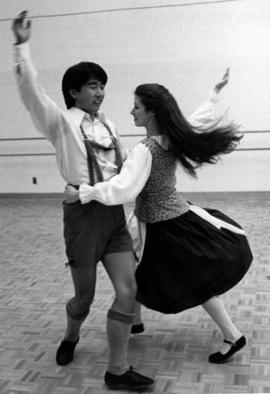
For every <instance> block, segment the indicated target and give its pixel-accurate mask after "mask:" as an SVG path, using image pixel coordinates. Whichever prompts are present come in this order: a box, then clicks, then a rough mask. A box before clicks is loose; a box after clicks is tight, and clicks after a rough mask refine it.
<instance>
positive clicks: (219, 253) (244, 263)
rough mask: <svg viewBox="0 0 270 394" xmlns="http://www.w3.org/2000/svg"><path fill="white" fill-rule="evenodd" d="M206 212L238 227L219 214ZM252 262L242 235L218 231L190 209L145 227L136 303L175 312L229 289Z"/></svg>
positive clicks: (237, 225)
mask: <svg viewBox="0 0 270 394" xmlns="http://www.w3.org/2000/svg"><path fill="white" fill-rule="evenodd" d="M206 211H207V212H209V213H210V214H211V215H212V216H215V217H217V218H219V219H222V220H223V221H226V222H228V223H230V224H233V225H235V226H236V227H239V228H241V227H240V226H239V224H237V223H236V222H234V221H233V220H232V219H230V218H229V217H227V216H226V215H224V214H223V213H222V212H219V211H217V210H213V209H206ZM251 262H252V253H251V250H250V247H249V244H248V241H247V238H246V237H245V236H244V235H241V234H236V233H233V232H231V231H229V230H227V229H223V228H221V229H218V228H216V227H215V226H213V225H212V224H211V223H209V222H207V221H206V220H204V219H202V218H201V217H200V216H198V215H196V214H195V213H193V212H192V211H188V212H187V213H185V214H183V215H181V216H179V217H177V218H175V219H171V220H167V221H163V222H158V223H153V224H147V231H146V240H145V248H144V253H143V257H142V260H141V263H140V264H139V266H138V268H137V271H136V279H137V285H138V294H137V300H138V301H139V302H141V303H142V304H143V305H145V306H146V307H147V308H150V309H153V310H156V311H159V312H162V313H178V312H181V311H183V310H185V309H189V308H192V307H194V306H197V305H201V304H202V303H204V302H205V301H207V300H208V299H209V298H211V297H213V296H216V295H220V294H223V293H225V292H226V291H228V290H229V289H231V288H232V287H233V286H235V285H236V284H237V283H238V282H239V281H240V280H241V279H242V278H243V276H244V275H245V273H246V272H247V271H248V269H249V267H250V264H251Z"/></svg>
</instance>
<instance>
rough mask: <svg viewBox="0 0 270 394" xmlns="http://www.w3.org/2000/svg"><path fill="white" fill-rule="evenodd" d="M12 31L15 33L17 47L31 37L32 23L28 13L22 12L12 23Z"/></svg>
mask: <svg viewBox="0 0 270 394" xmlns="http://www.w3.org/2000/svg"><path fill="white" fill-rule="evenodd" d="M11 29H12V31H13V33H14V36H15V39H16V42H15V45H19V44H23V43H24V42H26V41H28V40H29V38H30V36H31V21H30V19H27V11H22V12H21V13H20V14H19V15H18V16H17V17H16V18H15V19H14V20H13V22H12V26H11Z"/></svg>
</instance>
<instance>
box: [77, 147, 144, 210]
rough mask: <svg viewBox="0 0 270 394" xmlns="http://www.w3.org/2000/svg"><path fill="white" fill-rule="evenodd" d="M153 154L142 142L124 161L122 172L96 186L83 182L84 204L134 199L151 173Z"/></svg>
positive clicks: (112, 203) (114, 202) (111, 202)
mask: <svg viewBox="0 0 270 394" xmlns="http://www.w3.org/2000/svg"><path fill="white" fill-rule="evenodd" d="M151 164H152V155H151V153H150V151H149V149H148V147H147V146H146V145H144V144H142V143H139V144H138V145H136V146H135V147H134V148H133V149H132V151H131V152H130V153H129V155H128V157H127V159H126V160H125V161H124V163H123V166H122V169H121V172H120V173H119V174H118V175H115V176H113V177H112V178H111V179H110V180H109V181H106V182H100V183H96V184H95V185H94V186H90V185H88V184H85V183H83V184H82V185H80V188H79V196H80V200H81V202H82V204H85V203H88V202H90V201H92V200H96V201H99V202H101V203H102V204H104V205H119V204H125V203H128V202H131V201H134V200H135V198H136V197H137V196H138V194H140V192H141V191H142V189H143V187H144V185H145V184H146V181H147V179H148V177H149V175H150V171H151Z"/></svg>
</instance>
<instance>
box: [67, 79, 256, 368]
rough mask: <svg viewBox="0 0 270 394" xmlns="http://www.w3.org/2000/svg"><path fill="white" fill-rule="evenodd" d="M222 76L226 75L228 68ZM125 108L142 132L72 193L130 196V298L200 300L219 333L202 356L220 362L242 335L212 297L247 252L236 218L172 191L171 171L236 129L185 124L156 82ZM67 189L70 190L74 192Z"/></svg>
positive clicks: (208, 154)
mask: <svg viewBox="0 0 270 394" xmlns="http://www.w3.org/2000/svg"><path fill="white" fill-rule="evenodd" d="M224 79H225V81H226V82H227V79H228V73H227V75H225V78H224ZM223 85H224V84H223ZM221 87H222V86H221ZM131 114H132V115H133V117H134V121H135V125H136V126H137V127H145V128H146V132H147V137H146V138H145V139H144V140H143V141H141V142H140V143H139V144H138V145H137V146H135V148H134V149H133V151H132V152H131V154H130V155H129V157H128V159H127V160H126V162H125V163H124V165H123V167H122V170H121V172H120V174H119V175H117V176H115V177H113V178H112V179H111V180H110V181H107V182H102V183H97V184H95V185H94V186H89V185H85V184H84V185H81V186H80V190H79V198H80V200H81V202H82V203H83V204H84V203H87V202H89V201H91V200H97V201H99V202H101V203H103V204H105V205H106V204H107V205H112V204H113V205H115V204H122V203H127V202H130V201H133V200H134V199H135V198H136V204H135V211H134V213H135V216H136V218H137V219H138V221H139V223H140V241H141V244H142V246H143V252H142V253H141V256H140V264H139V266H138V268H137V271H136V279H137V285H138V295H137V300H138V301H139V302H140V303H142V304H143V305H145V306H146V307H148V308H151V309H153V310H156V311H159V312H162V313H178V312H181V311H183V310H186V309H188V308H192V307H194V306H197V305H202V306H203V308H204V309H205V310H206V312H207V313H208V314H209V315H210V316H211V317H212V319H213V320H214V321H215V322H216V323H217V325H218V326H219V328H220V329H221V331H222V334H223V337H224V343H223V346H222V347H221V349H220V351H219V352H217V353H214V354H211V355H210V356H209V362H212V363H223V362H226V361H227V359H228V358H230V357H231V356H232V355H233V354H234V353H235V352H236V351H238V350H240V349H241V348H243V347H244V346H245V344H246V339H245V337H244V335H243V334H242V333H241V332H240V331H239V329H238V328H237V327H236V326H235V325H234V324H233V322H232V320H231V318H230V317H229V315H228V313H227V311H226V309H225V307H224V304H223V302H222V300H221V299H220V298H219V297H218V296H219V295H220V294H223V293H225V292H226V291H228V290H229V289H231V288H232V287H233V286H235V285H236V284H237V283H238V282H239V281H240V280H241V279H242V278H243V276H244V275H245V273H246V272H247V270H248V268H249V266H250V264H251V261H252V253H251V251H250V248H249V244H248V241H247V239H246V236H245V233H244V231H243V230H242V229H241V227H240V226H239V225H238V224H237V223H235V222H234V221H233V220H232V219H230V218H229V217H227V216H226V215H224V214H223V213H221V212H219V211H217V210H214V209H202V208H200V207H196V206H193V205H192V204H190V203H189V202H187V201H186V200H185V199H184V198H183V197H182V196H181V194H180V193H179V192H177V191H176V177H175V171H176V168H177V164H178V163H180V165H181V166H182V168H183V169H184V170H185V171H186V172H187V173H188V174H190V175H191V176H196V169H197V168H198V167H200V166H202V165H203V164H205V163H215V162H216V161H217V160H218V158H219V157H220V155H222V154H226V153H230V152H231V151H233V150H234V149H235V147H236V145H237V143H238V142H239V140H240V139H241V136H237V134H236V131H237V127H236V126H235V124H233V123H231V124H229V125H227V126H221V125H220V122H219V121H220V120H221V119H219V121H214V122H213V121H212V122H210V123H211V124H210V126H209V121H208V122H205V123H204V124H202V123H201V124H199V126H197V127H196V126H194V125H191V123H190V122H188V121H187V120H186V119H185V118H184V116H183V115H182V113H181V111H180V109H179V107H178V104H177V102H176V101H175V99H174V97H173V96H172V94H171V93H170V92H169V91H168V90H167V89H166V88H165V87H164V86H161V85H159V84H143V85H139V86H138V87H137V88H136V90H135V100H134V108H133V109H132V111H131ZM193 124H194V122H193ZM68 190H69V191H70V195H71V196H72V195H74V193H76V192H75V191H73V190H72V189H70V188H69V189H68Z"/></svg>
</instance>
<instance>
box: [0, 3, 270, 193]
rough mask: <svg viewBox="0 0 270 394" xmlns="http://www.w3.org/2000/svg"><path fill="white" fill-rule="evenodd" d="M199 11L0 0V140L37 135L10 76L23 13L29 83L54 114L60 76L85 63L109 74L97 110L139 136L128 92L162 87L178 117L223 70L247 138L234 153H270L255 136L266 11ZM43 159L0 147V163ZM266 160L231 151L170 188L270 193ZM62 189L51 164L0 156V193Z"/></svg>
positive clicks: (263, 112) (269, 30)
mask: <svg viewBox="0 0 270 394" xmlns="http://www.w3.org/2000/svg"><path fill="white" fill-rule="evenodd" d="M199 2H200V1H196V2H195V1H191V0H190V1H188V0H185V1H184V0H182V1H162V0H160V1H156V0H149V1H141V0H136V1H135V0H134V1H132V0H114V1H111V0H96V1H94V0H92V1H91V2H90V1H88V0H77V1H76V2H74V1H71V0H56V1H54V2H52V1H43V0H28V1H22V0H20V1H19V0H13V1H8V0H4V1H3V0H1V2H0V12H1V18H0V34H1V44H0V45H1V53H2V61H1V65H0V89H1V95H0V130H1V133H0V139H1V138H2V139H3V138H19V137H39V136H40V135H39V134H38V132H37V131H36V129H35V128H34V126H33V124H32V122H31V119H30V117H29V114H28V113H27V112H26V110H25V109H24V107H23V105H22V103H21V102H20V100H19V96H18V92H17V89H16V85H15V78H14V75H13V70H12V62H13V60H12V44H13V42H14V39H13V35H12V32H11V29H10V25H11V20H12V19H13V17H15V16H16V15H17V13H19V12H20V11H21V10H23V9H28V10H29V13H30V16H33V22H32V23H33V26H32V38H31V41H30V42H31V49H32V56H33V59H34V62H35V64H36V66H37V68H38V70H39V80H40V82H41V83H42V85H43V86H44V87H45V90H46V92H47V93H48V94H49V95H50V96H51V97H52V98H53V99H54V100H55V101H56V102H57V103H58V105H59V106H60V107H62V108H64V103H63V99H62V95H61V78H62V75H63V73H64V71H65V70H66V68H67V67H69V66H70V65H72V64H74V63H77V62H78V61H81V60H89V61H94V62H97V63H100V64H101V65H102V66H103V67H104V68H105V69H106V71H107V72H108V75H109V81H108V84H107V87H106V98H105V101H104V103H103V105H102V110H103V111H104V112H105V113H106V115H107V116H108V117H109V118H110V119H111V120H113V121H114V123H115V124H116V125H117V128H118V131H119V133H120V134H124V135H133V134H138V133H140V134H143V133H144V130H143V129H138V128H137V129H136V128H135V127H134V124H133V120H132V117H131V116H130V114H129V112H130V110H131V108H132V105H133V91H134V89H135V87H136V86H137V85H138V84H140V83H143V82H159V83H161V84H164V85H165V86H167V87H168V88H169V89H170V91H171V92H172V93H173V94H174V95H175V97H176V98H177V101H178V102H179V105H180V108H181V109H182V111H183V113H184V114H185V115H186V116H188V115H189V114H190V113H191V112H192V111H193V110H194V109H195V108H196V106H198V105H199V104H200V103H201V102H202V101H203V100H204V99H205V98H206V97H207V95H208V91H209V90H210V89H211V88H212V87H213V86H214V85H215V83H216V82H218V81H219V79H220V78H221V77H222V75H223V73H224V71H225V69H226V68H227V67H230V69H231V79H230V83H229V85H228V86H227V87H226V88H224V91H223V92H222V101H223V103H224V105H227V104H228V105H229V107H230V111H229V114H230V117H231V118H232V119H234V120H236V121H237V122H238V123H241V125H242V128H241V129H242V130H243V132H244V133H245V132H247V133H246V134H244V138H243V139H242V141H241V143H240V145H239V148H240V149H250V148H251V149H256V148H260V149H262V148H263V149H265V148H270V133H266V132H265V131H269V130H270V115H269V114H270V111H269V107H270V94H269V88H270V75H269V74H270V73H269V69H270V67H269V65H270V50H269V48H270V27H269V26H270V25H269V20H270V2H269V0H260V1H254V0H239V1H237V0H235V1H220V2H211V1H208V4H203V3H205V2H204V1H203V2H201V4H198V3H199ZM195 3H196V4H195ZM254 130H255V131H257V132H256V133H249V132H250V131H254ZM139 139H140V137H132V138H128V137H124V138H123V142H124V144H125V145H126V146H127V147H129V148H130V147H132V145H133V144H135V143H136V142H137V141H138V140H139ZM53 152H54V151H53V147H52V146H51V145H50V144H49V143H48V142H47V141H23V142H21V141H19V142H18V141H16V142H15V141H13V142H5V141H1V142H0V154H16V153H21V154H22V153H50V154H53ZM269 153H270V150H244V151H240V150H237V151H235V152H234V153H232V154H230V155H229V156H225V157H223V158H222V160H221V161H220V162H219V163H218V164H216V165H214V166H205V167H203V168H202V169H201V170H199V172H198V179H197V180H193V179H192V178H190V177H188V176H187V175H185V174H184V173H183V171H182V170H179V172H178V180H179V182H178V186H179V189H181V190H183V191H239V190H270V177H269V168H270V155H269ZM34 177H35V178H37V184H33V178H34ZM63 186H64V182H63V180H62V179H61V177H60V175H59V172H58V170H57V167H56V161H55V157H54V156H53V155H52V156H20V157H0V193H19V192H21V193H28V192H29V193H33V192H52V193H54V192H61V191H62V190H63Z"/></svg>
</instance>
